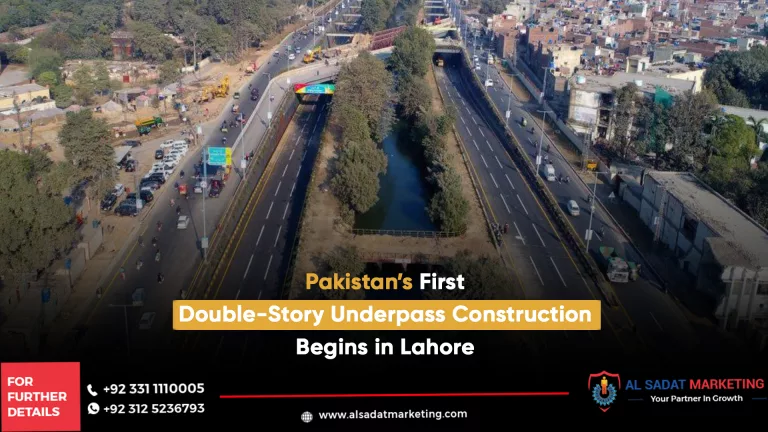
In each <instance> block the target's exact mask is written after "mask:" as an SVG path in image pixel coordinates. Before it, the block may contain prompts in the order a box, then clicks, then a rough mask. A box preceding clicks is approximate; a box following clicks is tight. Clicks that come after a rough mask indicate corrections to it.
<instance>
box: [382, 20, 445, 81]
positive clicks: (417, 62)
mask: <svg viewBox="0 0 768 432" xmlns="http://www.w3.org/2000/svg"><path fill="white" fill-rule="evenodd" d="M434 52H435V38H434V37H433V36H432V35H431V34H430V33H429V32H428V31H426V30H424V29H422V28H419V27H409V28H408V29H407V30H405V31H404V32H403V33H401V34H400V35H399V36H398V37H397V38H395V44H394V48H393V49H392V56H390V58H389V64H390V66H391V67H392V70H393V71H394V72H395V73H397V75H398V76H400V77H408V76H409V75H414V76H417V77H421V78H423V77H424V76H425V75H426V74H427V71H429V68H430V65H431V63H432V56H433V54H434Z"/></svg>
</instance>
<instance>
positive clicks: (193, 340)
mask: <svg viewBox="0 0 768 432" xmlns="http://www.w3.org/2000/svg"><path fill="white" fill-rule="evenodd" d="M328 101H329V97H327V96H323V97H321V98H319V99H317V98H315V99H314V100H307V101H306V103H305V104H304V105H302V106H301V107H300V108H299V111H297V113H296V116H295V117H294V122H293V123H294V124H293V125H292V127H289V128H288V130H287V131H286V134H285V135H284V136H283V139H282V141H281V143H280V146H279V148H278V150H277V152H276V154H275V155H274V157H273V161H272V164H270V166H269V167H268V168H267V171H266V173H265V175H264V177H263V179H262V181H261V182H260V183H259V185H258V186H257V188H256V189H255V190H254V192H253V194H254V198H253V202H252V204H251V205H250V206H249V207H248V208H247V209H246V213H245V215H244V217H245V218H246V219H245V224H244V225H243V228H242V230H241V231H240V232H237V233H235V238H234V239H233V240H234V241H233V242H232V244H231V247H230V249H229V250H228V251H227V253H226V254H225V256H224V258H223V260H222V262H221V266H222V268H223V270H224V271H223V272H221V274H220V276H219V277H217V278H216V279H215V280H214V281H213V282H212V285H211V298H213V299H238V300H262V299H264V300H266V299H277V298H279V297H280V293H281V289H282V285H283V282H284V279H285V272H286V270H287V268H288V265H289V260H290V256H291V251H292V248H293V245H294V238H295V235H296V229H297V226H298V222H299V216H300V214H301V210H302V207H303V203H304V198H305V196H306V191H307V187H308V185H309V181H310V179H311V176H312V167H313V164H314V161H315V157H316V155H317V151H318V149H319V143H320V131H322V129H323V125H324V124H325V120H326V119H327V114H328V110H327V108H328ZM256 337H258V333H257V332H231V333H221V332H201V333H190V334H189V336H188V337H187V338H185V340H184V342H183V343H184V347H183V348H185V349H192V350H194V351H195V352H197V353H209V354H213V355H214V356H216V357H223V358H233V357H238V356H239V355H240V354H241V353H242V352H243V351H244V350H245V349H246V348H247V346H248V345H249V344H251V345H252V346H254V345H255V342H256V341H255V340H254V338H256Z"/></svg>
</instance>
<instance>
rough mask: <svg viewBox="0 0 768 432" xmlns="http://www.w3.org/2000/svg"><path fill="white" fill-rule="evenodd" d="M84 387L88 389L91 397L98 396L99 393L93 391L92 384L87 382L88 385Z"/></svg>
mask: <svg viewBox="0 0 768 432" xmlns="http://www.w3.org/2000/svg"><path fill="white" fill-rule="evenodd" d="M86 388H87V389H88V393H90V394H91V396H93V397H96V396H98V395H99V394H98V393H96V392H95V391H93V386H92V385H90V384H88V386H86Z"/></svg>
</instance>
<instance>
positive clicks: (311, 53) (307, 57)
mask: <svg viewBox="0 0 768 432" xmlns="http://www.w3.org/2000/svg"><path fill="white" fill-rule="evenodd" d="M322 50H323V48H322V47H319V46H316V47H315V48H314V49H312V50H307V53H306V54H304V60H303V61H304V63H312V62H313V61H315V59H316V58H317V57H319V56H320V52H321V51H322Z"/></svg>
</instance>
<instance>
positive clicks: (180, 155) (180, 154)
mask: <svg viewBox="0 0 768 432" xmlns="http://www.w3.org/2000/svg"><path fill="white" fill-rule="evenodd" d="M185 154H187V151H186V150H182V149H174V150H171V152H170V153H168V156H166V157H175V158H178V159H179V160H181V159H182V158H184V155H185Z"/></svg>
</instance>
